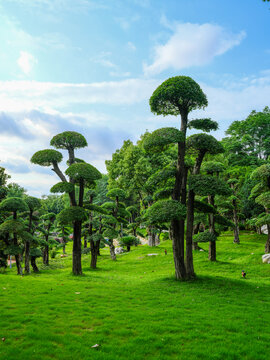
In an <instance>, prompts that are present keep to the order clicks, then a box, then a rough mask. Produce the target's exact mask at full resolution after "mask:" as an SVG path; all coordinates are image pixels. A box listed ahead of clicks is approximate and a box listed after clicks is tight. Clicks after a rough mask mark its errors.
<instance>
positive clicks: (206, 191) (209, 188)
mask: <svg viewBox="0 0 270 360" xmlns="http://www.w3.org/2000/svg"><path fill="white" fill-rule="evenodd" d="M188 184H189V189H190V190H193V191H194V192H195V194H197V195H201V196H207V195H231V193H232V191H231V189H230V188H229V186H228V185H227V184H226V183H225V182H224V181H222V180H220V179H218V178H215V177H214V176H211V175H191V176H190V177H189V179H188Z"/></svg>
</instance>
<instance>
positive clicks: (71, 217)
mask: <svg viewBox="0 0 270 360" xmlns="http://www.w3.org/2000/svg"><path fill="white" fill-rule="evenodd" d="M50 144H51V145H52V146H54V147H55V148H57V149H64V150H67V151H68V156H69V158H68V164H69V167H68V169H67V170H66V172H65V173H66V175H68V177H69V181H67V179H66V176H65V175H64V173H63V172H62V171H61V170H60V168H59V167H58V163H59V162H60V161H61V160H62V154H61V153H60V152H59V151H56V150H42V151H38V152H37V153H35V154H34V155H33V156H32V159H31V161H32V162H33V163H35V164H39V165H42V166H50V165H52V167H53V168H52V170H53V171H54V172H55V173H56V174H57V175H58V177H59V178H60V180H61V182H62V183H63V184H62V185H57V186H56V188H54V189H53V191H64V192H66V193H68V195H69V199H70V206H71V207H70V209H68V210H69V211H68V212H67V211H66V210H67V209H64V210H63V211H62V213H63V214H62V215H61V216H59V219H61V222H62V223H65V224H73V252H72V260H73V261H72V271H73V274H74V275H81V274H82V266H81V230H82V221H83V220H84V219H85V218H84V215H83V214H85V211H84V209H83V196H84V189H85V187H87V186H89V184H93V182H94V181H95V180H97V179H100V178H101V174H100V172H99V171H98V170H97V169H96V168H95V167H93V166H92V165H90V164H87V163H84V162H82V161H81V160H80V159H76V158H75V149H78V148H83V147H86V146H87V142H86V140H85V138H84V136H83V135H81V134H79V133H77V132H74V131H64V132H63V133H60V134H58V135H56V136H54V137H53V138H52V140H51V143H50ZM66 183H69V185H67V184H66ZM75 185H78V186H79V195H78V199H76V193H75ZM72 186H74V188H72Z"/></svg>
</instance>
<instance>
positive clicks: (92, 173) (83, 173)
mask: <svg viewBox="0 0 270 360" xmlns="http://www.w3.org/2000/svg"><path fill="white" fill-rule="evenodd" d="M65 173H66V174H67V175H68V176H70V177H71V178H73V179H74V180H75V181H80V180H85V181H87V182H93V181H95V180H98V179H101V177H102V175H101V173H100V172H99V171H98V169H96V168H95V167H94V166H92V165H90V164H86V163H74V164H72V165H70V166H69V167H68V168H67V170H66V171H65Z"/></svg>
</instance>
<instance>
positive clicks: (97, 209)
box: [83, 203, 108, 214]
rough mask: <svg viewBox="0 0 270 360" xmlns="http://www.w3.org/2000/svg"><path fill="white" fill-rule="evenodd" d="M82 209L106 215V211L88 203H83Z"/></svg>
mask: <svg viewBox="0 0 270 360" xmlns="http://www.w3.org/2000/svg"><path fill="white" fill-rule="evenodd" d="M83 206H84V208H85V209H87V210H90V211H94V212H96V213H98V214H108V211H107V210H106V209H105V208H104V207H101V206H98V205H95V204H89V203H85V204H84V205H83Z"/></svg>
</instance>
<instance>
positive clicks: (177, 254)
mask: <svg viewBox="0 0 270 360" xmlns="http://www.w3.org/2000/svg"><path fill="white" fill-rule="evenodd" d="M170 233H171V238H172V247H173V259H174V267H175V277H176V279H177V280H185V279H186V276H187V273H186V267H185V261H184V257H183V252H182V244H181V241H182V238H181V237H180V221H179V220H172V221H171V228H170Z"/></svg>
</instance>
